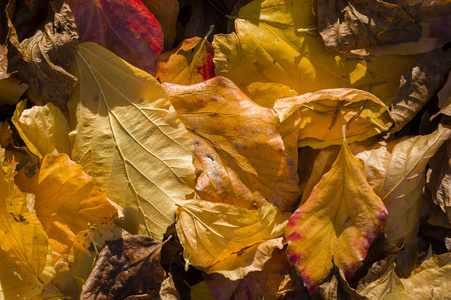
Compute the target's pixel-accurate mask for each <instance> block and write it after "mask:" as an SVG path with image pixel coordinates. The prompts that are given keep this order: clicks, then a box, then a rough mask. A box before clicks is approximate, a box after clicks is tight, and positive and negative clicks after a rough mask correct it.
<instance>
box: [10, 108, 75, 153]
mask: <svg viewBox="0 0 451 300" xmlns="http://www.w3.org/2000/svg"><path fill="white" fill-rule="evenodd" d="M26 107H27V101H26V100H24V101H21V102H20V103H19V104H17V106H16V111H15V112H14V115H13V117H12V118H11V121H12V122H13V124H14V126H15V127H16V129H17V131H18V133H19V135H20V137H21V138H22V140H23V141H24V142H25V145H27V147H28V149H29V150H30V152H31V153H33V154H35V155H36V156H38V157H39V158H40V159H42V158H43V157H44V156H45V155H46V154H49V153H53V154H58V153H66V154H68V155H69V154H70V142H69V137H68V134H69V132H70V127H69V123H68V122H67V119H66V117H65V116H64V115H63V113H62V112H61V110H60V109H59V108H58V107H56V106H55V105H53V104H52V103H47V104H46V105H44V106H33V107H32V108H30V109H26Z"/></svg>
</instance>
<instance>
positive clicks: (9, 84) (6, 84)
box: [0, 46, 28, 105]
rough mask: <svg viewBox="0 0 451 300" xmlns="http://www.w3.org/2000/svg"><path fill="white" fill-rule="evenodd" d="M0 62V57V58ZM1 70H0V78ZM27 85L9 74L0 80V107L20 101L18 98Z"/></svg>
mask: <svg viewBox="0 0 451 300" xmlns="http://www.w3.org/2000/svg"><path fill="white" fill-rule="evenodd" d="M0 51H1V46H0ZM0 60H1V57H0ZM1 77H2V75H1V70H0V78H1ZM27 88H28V85H27V84H26V83H23V82H22V81H21V80H19V79H17V78H16V77H15V76H10V75H9V74H8V75H7V77H5V78H1V79H0V105H4V104H8V105H15V104H16V103H18V102H19V101H20V98H21V97H22V95H23V94H24V93H25V91H26V90H27Z"/></svg>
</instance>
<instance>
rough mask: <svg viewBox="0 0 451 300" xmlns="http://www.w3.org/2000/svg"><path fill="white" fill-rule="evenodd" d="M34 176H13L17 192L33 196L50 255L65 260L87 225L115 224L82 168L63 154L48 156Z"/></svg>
mask: <svg viewBox="0 0 451 300" xmlns="http://www.w3.org/2000/svg"><path fill="white" fill-rule="evenodd" d="M36 171H37V173H36V174H35V175H34V176H31V177H30V176H27V175H25V173H24V172H20V173H19V174H18V175H16V183H17V185H18V186H19V187H20V189H21V190H22V191H24V192H27V193H32V194H34V195H35V204H34V207H35V210H36V215H37V216H38V218H39V220H40V221H41V222H42V225H43V226H44V229H45V231H46V232H47V234H48V236H49V239H50V245H51V246H52V251H53V252H56V253H58V254H59V255H61V256H63V257H64V258H65V259H66V260H67V258H68V255H69V251H70V249H71V247H72V244H73V242H74V237H75V235H76V234H77V233H78V232H80V231H82V230H86V229H88V226H89V224H92V225H94V224H100V223H115V222H117V221H118V218H117V215H118V212H117V209H116V208H115V207H114V206H113V205H112V204H111V203H110V202H109V201H108V200H107V198H106V197H105V195H104V194H103V193H102V191H100V189H99V188H98V187H97V186H96V185H95V183H94V180H93V178H92V177H91V176H89V175H87V174H86V173H85V172H84V171H83V168H82V166H81V165H79V164H76V163H75V162H73V161H71V160H70V158H69V157H68V156H67V155H66V154H59V155H55V154H48V155H46V156H45V157H44V159H43V160H42V162H41V164H40V167H39V169H38V170H36Z"/></svg>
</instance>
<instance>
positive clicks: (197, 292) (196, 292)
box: [190, 281, 215, 300]
mask: <svg viewBox="0 0 451 300" xmlns="http://www.w3.org/2000/svg"><path fill="white" fill-rule="evenodd" d="M190 290H191V294H190V299H192V300H204V299H215V296H214V295H213V294H212V293H211V290H210V289H209V288H208V285H207V284H206V283H205V281H201V282H199V283H198V284H196V285H194V286H191V287H190Z"/></svg>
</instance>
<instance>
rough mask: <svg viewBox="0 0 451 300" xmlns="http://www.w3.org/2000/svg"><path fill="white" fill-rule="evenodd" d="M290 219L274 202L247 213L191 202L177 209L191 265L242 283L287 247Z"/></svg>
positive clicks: (219, 205)
mask: <svg viewBox="0 0 451 300" xmlns="http://www.w3.org/2000/svg"><path fill="white" fill-rule="evenodd" d="M286 220H287V219H286V217H284V216H283V215H282V214H280V212H279V210H278V209H277V208H276V207H274V206H273V205H272V204H270V203H267V204H264V205H263V206H262V207H261V208H259V209H258V210H247V209H244V208H241V207H238V206H234V205H230V204H223V203H213V202H209V201H203V200H187V201H185V202H183V204H181V205H180V206H178V208H177V210H176V223H175V225H176V229H177V235H178V237H179V239H180V243H181V244H182V246H183V257H184V258H185V261H186V262H187V264H191V265H193V266H195V267H196V268H198V269H201V270H203V271H204V272H206V273H208V274H210V273H220V274H222V275H224V276H225V277H227V278H229V279H231V280H238V279H241V278H244V276H246V275H247V274H248V273H249V272H253V271H259V270H262V268H263V265H264V263H265V262H266V261H267V260H268V259H269V258H270V257H271V254H272V252H273V251H274V249H275V248H279V249H281V248H282V247H283V244H282V235H283V230H284V226H285V224H286Z"/></svg>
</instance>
